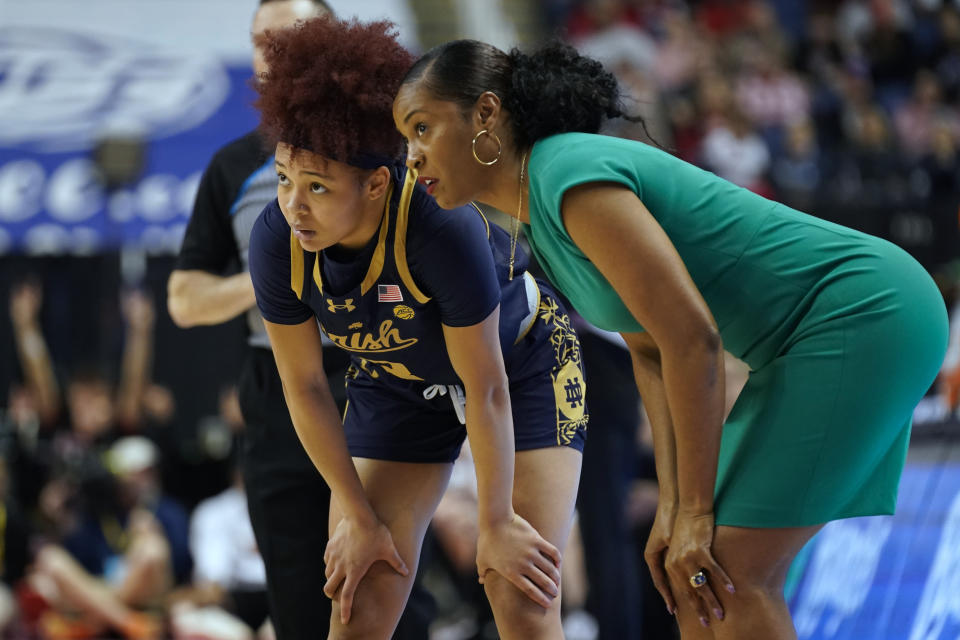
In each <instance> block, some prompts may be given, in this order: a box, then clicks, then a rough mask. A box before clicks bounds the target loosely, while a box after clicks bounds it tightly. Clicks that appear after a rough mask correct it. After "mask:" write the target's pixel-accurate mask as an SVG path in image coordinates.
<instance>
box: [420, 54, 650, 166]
mask: <svg viewBox="0 0 960 640" xmlns="http://www.w3.org/2000/svg"><path fill="white" fill-rule="evenodd" d="M417 80H419V81H421V82H422V83H423V86H424V87H425V88H426V89H427V90H428V91H430V92H431V93H432V94H433V95H434V96H436V97H437V98H439V99H440V100H449V101H451V102H454V103H456V104H459V105H460V106H462V107H463V108H464V109H465V110H466V109H469V108H471V107H473V105H474V103H475V102H476V100H477V98H479V97H480V95H481V94H482V93H484V92H485V91H492V92H493V93H495V94H496V95H497V96H498V97H499V98H500V101H501V102H502V104H503V107H504V109H506V110H507V111H508V112H509V113H510V116H511V121H512V123H513V134H514V140H515V141H516V144H517V146H519V147H521V148H525V147H530V146H532V145H533V143H534V142H536V141H537V140H540V139H542V138H546V137H547V136H551V135H554V134H557V133H566V132H570V131H580V132H584V133H597V132H598V131H599V130H600V127H601V125H602V124H603V123H604V121H605V120H608V119H611V118H624V119H626V120H629V121H631V122H639V123H640V124H641V125H642V126H643V128H644V130H646V124H645V123H644V121H643V119H642V118H641V117H639V116H633V115H629V114H627V113H625V112H624V111H623V109H622V107H621V105H620V98H621V94H620V87H619V85H618V83H617V79H616V78H615V77H614V75H613V74H612V73H610V72H609V71H607V70H606V69H604V68H603V65H602V64H600V63H599V62H598V61H596V60H594V59H592V58H588V57H586V56H583V55H580V53H578V52H577V50H576V49H574V48H573V47H571V46H570V45H567V44H564V43H562V42H559V41H555V42H551V43H549V44H547V45H546V46H544V47H543V48H541V49H539V50H537V51H535V52H533V53H531V54H525V53H523V52H521V51H520V50H519V49H512V50H511V51H510V53H504V52H503V51H501V50H500V49H497V48H496V47H494V46H492V45H489V44H486V43H484V42H478V41H477V40H454V41H452V42H447V43H445V44H442V45H439V46H437V47H434V48H433V49H431V50H430V51H428V52H427V53H425V54H423V56H421V57H420V59H419V60H417V61H416V62H415V63H414V65H413V66H412V67H411V68H410V70H409V71H408V72H407V75H406V77H404V79H403V84H409V83H411V82H414V81H417ZM545 105H546V106H545Z"/></svg>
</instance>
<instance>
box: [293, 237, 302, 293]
mask: <svg viewBox="0 0 960 640" xmlns="http://www.w3.org/2000/svg"><path fill="white" fill-rule="evenodd" d="M290 288H291V289H293V292H294V293H295V294H297V299H298V300H303V247H301V246H300V241H299V240H297V236H295V235H294V233H293V229H290Z"/></svg>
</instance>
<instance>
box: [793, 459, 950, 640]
mask: <svg viewBox="0 0 960 640" xmlns="http://www.w3.org/2000/svg"><path fill="white" fill-rule="evenodd" d="M942 446H944V447H947V445H946V444H944V445H942ZM807 551H808V552H809V553H808V555H807V556H806V562H807V564H806V567H805V571H804V573H803V577H802V580H801V582H800V584H799V587H798V589H797V591H796V595H795V597H794V598H793V601H792V602H791V609H792V611H793V616H794V623H795V624H796V627H797V635H798V637H799V638H800V639H801V640H863V639H865V638H870V640H957V639H958V638H960V465H958V464H956V463H955V462H954V463H952V464H949V463H946V462H941V463H933V462H930V463H918V462H911V463H909V464H908V465H907V467H906V469H905V470H904V474H903V480H902V481H901V484H900V496H899V500H898V508H897V514H896V515H895V516H893V517H877V518H855V519H851V520H841V521H837V522H832V523H830V524H828V525H827V526H826V527H824V528H823V530H822V531H821V532H820V533H819V534H818V535H817V537H816V538H814V540H813V542H812V543H811V545H810V548H809V549H808V550H807Z"/></svg>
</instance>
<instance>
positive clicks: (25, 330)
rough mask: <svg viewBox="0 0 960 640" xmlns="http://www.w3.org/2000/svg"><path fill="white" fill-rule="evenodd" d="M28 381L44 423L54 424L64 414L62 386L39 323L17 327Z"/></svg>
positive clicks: (25, 375)
mask: <svg viewBox="0 0 960 640" xmlns="http://www.w3.org/2000/svg"><path fill="white" fill-rule="evenodd" d="M13 334H14V339H15V341H16V343H17V353H18V354H19V356H20V366H21V368H22V369H23V375H24V379H25V380H26V383H27V385H28V386H29V388H30V389H31V391H32V392H33V394H34V397H35V398H36V402H37V408H38V411H39V413H40V418H41V421H42V422H44V423H49V422H51V421H53V420H54V419H55V418H56V416H57V414H58V413H59V411H60V387H59V385H58V384H57V377H56V376H55V375H54V373H53V362H52V361H51V359H50V352H49V351H48V349H47V343H46V341H45V340H44V339H43V333H42V332H41V331H40V327H39V326H38V325H37V324H35V323H26V324H20V325H18V324H16V323H14V327H13Z"/></svg>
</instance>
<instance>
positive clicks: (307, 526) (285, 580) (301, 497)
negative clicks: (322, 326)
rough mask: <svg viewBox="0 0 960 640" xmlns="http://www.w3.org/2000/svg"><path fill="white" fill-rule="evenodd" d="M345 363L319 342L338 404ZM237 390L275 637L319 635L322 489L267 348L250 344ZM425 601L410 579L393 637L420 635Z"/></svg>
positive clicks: (415, 639) (325, 510)
mask: <svg viewBox="0 0 960 640" xmlns="http://www.w3.org/2000/svg"><path fill="white" fill-rule="evenodd" d="M346 364H347V359H346V356H345V354H342V352H339V351H334V350H331V349H324V368H325V369H326V371H327V376H328V377H329V379H330V381H331V385H330V386H331V390H332V391H333V394H334V397H335V398H336V399H337V401H338V403H340V404H341V408H342V400H343V395H344V391H343V372H344V370H345V369H346ZM239 395H240V406H241V409H242V411H243V417H244V420H245V422H246V434H245V435H246V437H245V439H244V440H245V447H244V461H243V479H244V484H245V486H246V491H247V502H248V507H249V510H250V520H251V522H252V523H253V531H254V534H255V535H256V538H257V545H258V547H259V548H260V553H261V555H262V556H263V560H264V563H265V564H266V568H267V589H268V592H269V600H270V612H271V619H272V620H273V625H274V627H275V628H276V632H277V638H278V640H300V639H309V640H318V639H322V638H326V637H327V634H328V632H329V627H330V609H331V605H330V600H329V599H328V598H327V596H326V595H324V593H323V585H324V583H325V582H326V578H325V576H324V564H323V552H324V550H325V548H326V546H327V539H328V532H327V520H328V516H329V509H330V489H329V488H328V487H327V485H326V483H325V482H324V481H323V478H322V477H321V476H320V474H319V473H318V472H317V470H316V468H314V466H313V463H312V462H311V461H310V458H309V457H308V456H307V454H306V452H305V451H304V450H303V447H302V446H301V444H300V440H299V439H298V438H297V434H296V431H295V430H294V428H293V423H292V422H291V421H290V414H289V412H288V411H287V405H286V402H284V399H283V389H282V386H281V383H280V376H279V374H278V373H277V368H276V364H275V363H274V360H273V354H272V353H270V351H268V350H266V349H256V348H255V349H250V353H249V356H248V358H247V361H246V363H245V365H244V368H243V371H242V372H241V375H240V382H239ZM433 609H434V605H433V599H432V597H431V596H430V595H429V594H428V593H427V592H426V591H424V590H423V588H422V586H421V585H420V582H419V580H418V581H417V582H416V583H414V588H413V593H411V595H410V600H409V601H408V603H407V608H406V610H405V611H404V614H403V617H402V618H401V619H400V623H399V625H398V627H397V630H396V632H395V633H394V636H393V637H394V639H395V640H426V638H427V627H428V625H429V623H430V621H431V619H432V617H433Z"/></svg>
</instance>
